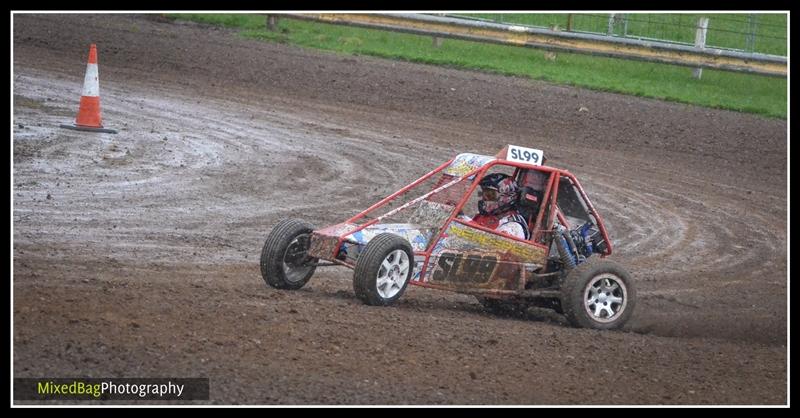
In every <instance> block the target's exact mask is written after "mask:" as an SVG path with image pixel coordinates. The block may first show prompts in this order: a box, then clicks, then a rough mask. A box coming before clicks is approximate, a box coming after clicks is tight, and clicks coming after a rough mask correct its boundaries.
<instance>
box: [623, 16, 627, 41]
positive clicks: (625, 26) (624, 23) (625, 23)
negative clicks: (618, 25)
mask: <svg viewBox="0 0 800 418" xmlns="http://www.w3.org/2000/svg"><path fill="white" fill-rule="evenodd" d="M623 16H624V17H623V21H622V23H623V26H622V36H623V37H625V36H628V14H627V13H625V14H624V15H623Z"/></svg>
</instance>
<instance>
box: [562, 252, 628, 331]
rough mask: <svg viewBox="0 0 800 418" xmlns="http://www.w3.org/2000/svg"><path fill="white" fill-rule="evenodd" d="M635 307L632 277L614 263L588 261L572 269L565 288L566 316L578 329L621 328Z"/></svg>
mask: <svg viewBox="0 0 800 418" xmlns="http://www.w3.org/2000/svg"><path fill="white" fill-rule="evenodd" d="M635 304H636V290H635V289H634V288H633V281H632V280H631V277H630V274H628V272H627V271H625V269H624V268H622V266H620V265H618V264H617V263H614V262H611V261H605V260H592V259H590V260H587V261H586V262H584V263H583V264H580V265H579V266H578V267H576V268H574V269H572V270H571V271H570V272H569V274H568V275H567V277H566V278H565V281H564V284H563V285H562V286H561V306H562V307H563V309H564V316H566V317H567V320H568V321H569V322H570V323H571V324H572V325H573V326H576V327H581V328H594V329H617V328H621V327H622V326H623V325H625V323H626V322H627V321H628V320H629V319H630V317H631V315H632V314H633V309H634V306H635Z"/></svg>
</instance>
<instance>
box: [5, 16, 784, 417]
mask: <svg viewBox="0 0 800 418" xmlns="http://www.w3.org/2000/svg"><path fill="white" fill-rule="evenodd" d="M90 43H96V44H97V45H98V52H99V74H100V94H101V103H102V109H103V118H104V122H105V125H106V126H107V127H110V128H115V129H118V130H119V134H117V135H112V134H96V133H85V132H78V131H70V130H65V129H59V128H58V125H59V124H61V123H69V122H71V121H72V120H73V119H74V117H75V113H76V111H77V104H78V99H79V96H80V93H81V87H82V83H83V76H84V72H85V66H86V57H87V52H88V46H89V44H90ZM532 53H536V52H532ZM13 71H14V74H13V98H14V102H13V104H14V109H13V117H14V121H13V123H14V125H13V133H14V135H13V191H12V193H13V246H14V249H13V326H14V328H13V349H14V351H13V375H14V376H15V377H208V378H210V382H211V401H210V402H212V403H236V404H238V403H243V404H370V405H371V404H388V405H395V404H459V405H460V404H511V405H516V404H530V405H540V404H548V405H549V404H609V405H617V404H759V405H760V404H785V403H786V402H787V393H786V389H787V349H786V344H787V252H786V249H787V236H786V235H787V234H786V232H787V124H786V121H784V120H776V119H765V118H762V117H759V116H754V115H749V114H741V113H735V112H730V111H722V110H712V109H706V108H700V107H695V106H689V105H683V104H675V103H668V102H662V101H657V100H649V99H641V98H635V97H630V96H623V95H616V94H608V93H600V92H593V91H588V90H582V89H578V88H572V87H563V86H554V85H550V84H547V83H542V82H537V81H532V80H528V79H524V78H514V77H505V76H497V75H491V74H484V73H479V72H472V71H462V70H456V69H448V68H438V67H432V66H426V65H417V64H410V63H403V62H396V61H389V60H383V59H375V58H369V57H358V56H356V57H353V56H343V55H338V54H334V53H327V52H319V51H311V50H304V49H300V48H297V47H293V46H289V45H282V44H274V43H263V42H257V41H254V40H248V39H243V38H241V37H238V36H237V35H235V33H233V32H231V31H229V30H224V29H217V28H209V27H205V26H201V25H196V24H187V23H177V22H169V21H166V20H163V19H157V18H153V17H152V16H125V15H91V14H83V15H57V14H50V15H20V14H17V15H14V16H13ZM687 71H689V70H687ZM687 74H688V73H687ZM653 82H658V80H653ZM582 107H583V108H585V109H584V110H579V109H581V108H582ZM507 143H512V144H519V145H529V146H535V147H539V148H542V149H544V150H546V152H548V154H549V158H550V163H551V164H552V165H555V166H560V167H564V168H567V169H569V170H571V171H572V172H573V173H575V174H576V175H577V176H578V178H579V179H581V181H582V183H583V185H584V187H585V188H586V189H587V192H588V194H589V196H590V197H591V198H592V199H593V202H594V204H595V206H596V207H597V208H598V210H599V211H600V212H601V213H602V214H603V216H604V218H605V219H606V222H607V225H608V227H609V230H610V234H611V238H612V240H613V242H614V243H615V248H614V251H615V253H614V255H613V256H612V258H613V259H614V260H616V261H618V262H620V263H622V264H623V265H625V266H626V267H627V268H628V269H629V270H630V272H631V273H632V274H633V277H634V281H635V284H636V286H637V288H638V290H639V294H640V300H639V303H638V305H637V309H636V311H635V313H634V316H633V318H632V320H631V321H630V322H629V324H628V325H626V327H625V328H624V329H623V330H621V331H617V332H598V331H592V330H585V329H575V328H571V327H569V326H568V325H567V324H566V322H565V321H564V320H563V319H562V318H561V317H560V316H558V315H555V314H554V313H551V312H550V311H538V310H531V311H529V312H528V313H527V315H526V317H525V318H501V317H497V316H493V315H491V314H489V313H487V312H485V311H484V310H483V308H482V307H481V305H480V304H478V302H477V301H476V300H475V299H474V298H472V297H470V296H465V295H459V294H453V293H445V292H440V291H434V290H429V289H423V288H416V287H413V288H410V289H409V290H408V291H407V292H406V294H405V295H404V296H403V298H401V300H400V301H399V302H398V303H397V304H396V305H395V306H392V307H388V308H379V307H370V306H366V305H364V304H362V303H361V302H360V301H359V300H358V299H356V297H355V296H354V293H353V289H352V281H351V277H352V272H351V271H350V270H347V269H342V268H334V267H326V268H320V269H318V270H317V273H316V275H315V276H314V278H313V279H312V281H311V282H310V283H309V285H307V286H306V287H305V288H303V289H302V290H299V291H294V292H292V291H279V290H275V289H272V288H269V287H267V286H266V285H265V283H264V281H263V280H262V278H261V276H260V272H259V263H258V259H259V255H260V251H261V246H262V244H263V240H264V238H265V236H266V234H267V233H268V232H269V230H270V228H271V226H272V225H273V224H274V223H275V222H277V221H278V220H279V219H281V218H284V217H300V218H304V219H307V220H310V221H312V222H313V223H314V224H316V225H318V226H324V225H328V224H332V223H335V222H339V221H341V220H343V219H345V218H347V217H349V216H351V215H353V214H354V213H356V212H357V211H358V210H360V209H363V208H365V207H366V206H368V205H369V204H371V203H373V202H375V201H377V200H378V199H380V198H381V197H383V196H384V195H386V194H388V193H389V192H391V191H393V190H395V189H398V188H399V187H401V186H402V185H404V184H406V183H407V182H409V181H410V180H412V179H414V178H416V177H418V176H420V175H422V174H424V173H425V172H427V171H428V170H430V169H432V168H433V167H435V166H437V165H438V164H440V163H441V162H444V161H446V160H447V159H449V158H451V157H452V156H454V155H455V154H457V153H459V152H466V151H471V152H476V153H483V154H494V153H496V152H497V151H498V150H499V149H500V148H501V147H502V146H503V145H505V144H507Z"/></svg>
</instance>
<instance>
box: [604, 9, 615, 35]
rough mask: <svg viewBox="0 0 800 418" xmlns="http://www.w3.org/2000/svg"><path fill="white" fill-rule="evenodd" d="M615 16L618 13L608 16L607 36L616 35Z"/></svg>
mask: <svg viewBox="0 0 800 418" xmlns="http://www.w3.org/2000/svg"><path fill="white" fill-rule="evenodd" d="M615 16H616V13H611V14H609V15H608V32H607V33H606V34H607V35H613V34H614V20H615V19H614V17H615Z"/></svg>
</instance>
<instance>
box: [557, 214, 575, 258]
mask: <svg viewBox="0 0 800 418" xmlns="http://www.w3.org/2000/svg"><path fill="white" fill-rule="evenodd" d="M555 229H556V236H555V240H556V248H557V249H558V255H559V257H560V258H561V262H562V263H564V267H566V268H567V269H573V268H575V266H577V265H578V260H577V259H576V258H575V255H574V254H573V252H572V251H571V249H570V248H569V243H567V239H566V238H564V235H565V234H566V233H567V229H566V228H564V227H563V226H562V225H559V224H556V226H555Z"/></svg>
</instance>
